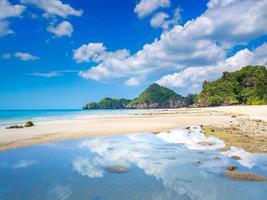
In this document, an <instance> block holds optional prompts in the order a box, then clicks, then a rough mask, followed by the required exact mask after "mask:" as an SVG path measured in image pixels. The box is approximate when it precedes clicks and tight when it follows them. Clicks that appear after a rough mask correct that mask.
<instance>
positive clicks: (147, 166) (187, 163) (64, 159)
mask: <svg viewBox="0 0 267 200" xmlns="http://www.w3.org/2000/svg"><path fill="white" fill-rule="evenodd" d="M201 141H209V142H213V143H214V145H210V146H202V145H200V143H199V142H201ZM223 145H224V144H223V142H222V141H220V140H218V139H216V138H205V136H204V135H203V134H202V133H201V130H200V129H199V128H195V129H192V130H190V131H188V130H184V129H175V130H172V131H170V132H163V133H160V134H157V135H154V134H150V133H144V134H134V135H125V136H115V137H100V138H92V139H85V140H76V141H68V142H59V143H51V144H43V145H36V146H32V147H27V148H20V149H17V150H10V151H5V152H1V153H0V199H1V200H5V199H12V200H16V199H18V200H24V199H25V200H31V199H34V200H39V199H40V200H44V199H53V200H54V199H55V200H57V199H59V200H66V199H70V200H79V199H81V200H84V199H86V200H128V199H129V200H150V199H151V200H178V199H179V200H188V199H194V200H195V199H196V200H198V199H200V200H217V199H218V200H220V199H225V200H229V199H235V200H238V199H240V200H241V199H242V200H246V199H248V200H253V199H255V200H263V199H266V197H267V182H249V181H238V180H232V179H229V178H227V177H225V176H224V172H225V170H226V167H227V166H228V165H230V164H231V165H235V166H237V168H238V170H239V171H246V172H253V173H257V174H259V175H262V176H267V155H266V154H253V155H252V154H249V153H247V152H245V151H244V150H242V149H238V148H234V147H233V148H232V149H231V150H230V151H229V152H225V153H221V152H218V151H217V150H216V148H218V147H221V146H223ZM232 155H238V156H240V157H241V160H238V161H236V160H233V159H231V158H230V156H232ZM215 158H216V159H215ZM114 169H115V170H114ZM121 169H123V170H122V171H121V173H118V172H120V170H121Z"/></svg>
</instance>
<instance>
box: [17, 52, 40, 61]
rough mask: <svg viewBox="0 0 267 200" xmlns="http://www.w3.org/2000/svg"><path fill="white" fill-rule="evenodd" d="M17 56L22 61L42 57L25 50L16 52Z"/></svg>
mask: <svg viewBox="0 0 267 200" xmlns="http://www.w3.org/2000/svg"><path fill="white" fill-rule="evenodd" d="M15 57H17V58H19V59H20V60H22V61H36V60H39V59H40V58H39V57H38V56H34V55H32V54H29V53H23V52H16V53H15Z"/></svg>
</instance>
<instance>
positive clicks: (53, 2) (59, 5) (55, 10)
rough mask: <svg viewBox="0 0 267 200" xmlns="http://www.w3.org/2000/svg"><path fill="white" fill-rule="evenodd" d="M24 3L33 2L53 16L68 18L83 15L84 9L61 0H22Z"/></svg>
mask: <svg viewBox="0 0 267 200" xmlns="http://www.w3.org/2000/svg"><path fill="white" fill-rule="evenodd" d="M20 2H21V3H22V4H32V5H34V6H36V7H38V8H39V9H41V10H43V11H44V12H45V13H47V14H48V15H51V16H60V17H63V18H67V17H68V16H70V15H73V16H81V15H82V13H83V11H82V10H75V9H74V8H72V7H71V6H70V5H69V4H64V3H63V2H62V1H60V0H21V1H20Z"/></svg>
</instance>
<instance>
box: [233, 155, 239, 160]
mask: <svg viewBox="0 0 267 200" xmlns="http://www.w3.org/2000/svg"><path fill="white" fill-rule="evenodd" d="M231 158H232V159H234V160H241V158H240V157H239V156H231Z"/></svg>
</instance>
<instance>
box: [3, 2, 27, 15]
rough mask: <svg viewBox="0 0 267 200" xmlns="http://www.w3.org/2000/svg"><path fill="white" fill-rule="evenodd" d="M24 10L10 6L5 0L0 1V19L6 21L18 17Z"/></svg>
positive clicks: (18, 6) (16, 6)
mask: <svg viewBox="0 0 267 200" xmlns="http://www.w3.org/2000/svg"><path fill="white" fill-rule="evenodd" d="M24 10H25V6H22V5H18V4H17V5H12V4H11V3H9V2H8V1H7V0H1V1H0V19H6V18H9V17H19V16H20V15H21V13H22V12H23V11H24Z"/></svg>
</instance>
